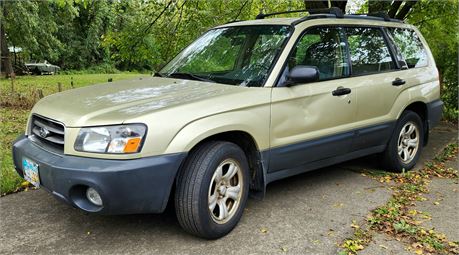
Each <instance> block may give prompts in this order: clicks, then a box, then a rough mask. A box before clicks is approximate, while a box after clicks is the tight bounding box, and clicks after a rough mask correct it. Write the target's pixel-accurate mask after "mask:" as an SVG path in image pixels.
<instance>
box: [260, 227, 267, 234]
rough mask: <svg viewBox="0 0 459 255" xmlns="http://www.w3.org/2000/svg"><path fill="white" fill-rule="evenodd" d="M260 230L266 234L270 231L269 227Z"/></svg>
mask: <svg viewBox="0 0 459 255" xmlns="http://www.w3.org/2000/svg"><path fill="white" fill-rule="evenodd" d="M260 232H261V233H263V234H266V233H268V232H269V231H268V229H267V228H261V229H260Z"/></svg>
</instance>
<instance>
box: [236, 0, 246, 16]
mask: <svg viewBox="0 0 459 255" xmlns="http://www.w3.org/2000/svg"><path fill="white" fill-rule="evenodd" d="M248 2H249V0H247V1H245V3H244V4H243V5H242V6H241V8H240V9H239V11H238V13H237V15H236V17H234V19H233V20H237V18H239V15H241V13H242V10H243V9H244V7H245V6H246V5H247V3H248Z"/></svg>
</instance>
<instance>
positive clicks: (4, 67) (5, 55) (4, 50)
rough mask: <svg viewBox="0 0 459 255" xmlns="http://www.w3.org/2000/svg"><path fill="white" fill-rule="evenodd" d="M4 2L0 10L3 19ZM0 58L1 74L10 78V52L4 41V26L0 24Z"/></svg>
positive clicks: (11, 67) (11, 71)
mask: <svg viewBox="0 0 459 255" xmlns="http://www.w3.org/2000/svg"><path fill="white" fill-rule="evenodd" d="M4 4H5V3H4V2H2V4H1V8H2V11H3V19H5V17H6V16H7V14H8V13H7V11H6V7H5V6H4ZM0 44H1V47H0V50H1V53H0V56H1V61H0V70H1V71H2V72H5V78H8V77H10V75H11V74H12V73H13V65H12V64H11V56H10V50H9V49H8V43H7V41H6V33H5V26H4V24H3V22H2V23H0Z"/></svg>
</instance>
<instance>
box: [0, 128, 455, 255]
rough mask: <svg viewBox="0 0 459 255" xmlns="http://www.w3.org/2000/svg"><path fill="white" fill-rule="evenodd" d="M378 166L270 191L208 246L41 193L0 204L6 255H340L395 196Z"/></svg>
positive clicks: (161, 226) (313, 175)
mask: <svg viewBox="0 0 459 255" xmlns="http://www.w3.org/2000/svg"><path fill="white" fill-rule="evenodd" d="M455 137H457V131H456V130H455V129H454V128H449V127H445V126H441V127H439V128H437V129H435V131H434V132H433V133H432V135H431V141H430V145H429V146H428V147H426V148H425V150H424V153H423V159H428V158H431V157H432V156H433V155H434V154H435V153H436V152H437V151H438V150H439V149H441V148H442V147H443V146H444V145H446V144H447V143H449V142H450V141H451V140H452V139H453V138H455ZM374 161H375V160H374V158H372V157H369V158H366V159H360V160H355V161H353V162H349V163H345V164H341V165H337V166H333V167H329V168H324V169H320V170H317V171H314V172H310V173H307V174H303V175H300V176H296V177H292V178H289V179H285V180H282V181H278V182H275V183H272V184H270V185H269V186H268V190H267V196H266V198H265V199H264V200H263V201H255V200H249V203H248V206H247V209H246V211H245V213H244V216H243V218H242V220H241V222H240V224H239V225H238V226H237V227H236V229H235V230H234V231H233V232H232V233H230V234H229V235H228V236H226V237H224V238H222V239H219V240H216V241H206V240H201V239H198V238H195V237H193V236H190V235H188V234H186V233H185V232H183V231H182V230H181V229H180V226H179V225H178V223H177V220H176V218H175V214H174V211H173V209H171V208H168V209H167V211H166V213H164V214H161V215H129V216H98V215H89V214H86V213H83V212H81V211H79V210H77V209H74V208H71V207H69V206H67V205H65V204H62V203H61V202H59V201H57V200H55V199H54V198H53V197H52V196H51V195H50V194H48V193H46V192H45V191H43V190H32V191H27V192H21V193H17V194H12V195H8V196H5V197H2V198H0V209H1V211H0V228H1V229H0V254H8V253H29V254H30V253H47V254H49V253H59V254H60V253H78V254H89V253H90V254H93V253H102V254H113V253H129V254H138V253H157V254H177V253H180V254H261V253H263V254H266V253H272V254H278V253H294V254H298V253H302V254H336V251H337V249H338V248H337V244H338V243H340V242H341V241H342V240H343V239H344V238H346V237H348V236H349V235H350V233H352V229H351V227H350V224H351V223H352V221H353V220H357V221H359V220H362V219H363V217H365V216H366V215H367V214H368V212H369V210H371V209H373V208H375V207H377V206H378V205H381V204H384V203H385V202H386V201H387V199H388V198H389V197H390V195H391V192H390V190H389V189H388V188H387V186H384V185H383V184H381V183H379V182H377V181H375V180H372V179H371V178H368V177H365V176H362V175H361V174H360V173H358V171H356V170H358V169H363V168H374V167H377V165H375V164H374Z"/></svg>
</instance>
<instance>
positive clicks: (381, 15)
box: [367, 11, 391, 21]
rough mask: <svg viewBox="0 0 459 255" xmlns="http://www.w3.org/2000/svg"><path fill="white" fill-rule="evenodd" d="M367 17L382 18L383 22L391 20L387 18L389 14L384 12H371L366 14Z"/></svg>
mask: <svg viewBox="0 0 459 255" xmlns="http://www.w3.org/2000/svg"><path fill="white" fill-rule="evenodd" d="M367 16H372V17H379V18H383V19H384V20H385V21H391V18H390V17H389V14H387V13H386V12H382V11H381V12H373V13H368V14H367Z"/></svg>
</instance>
